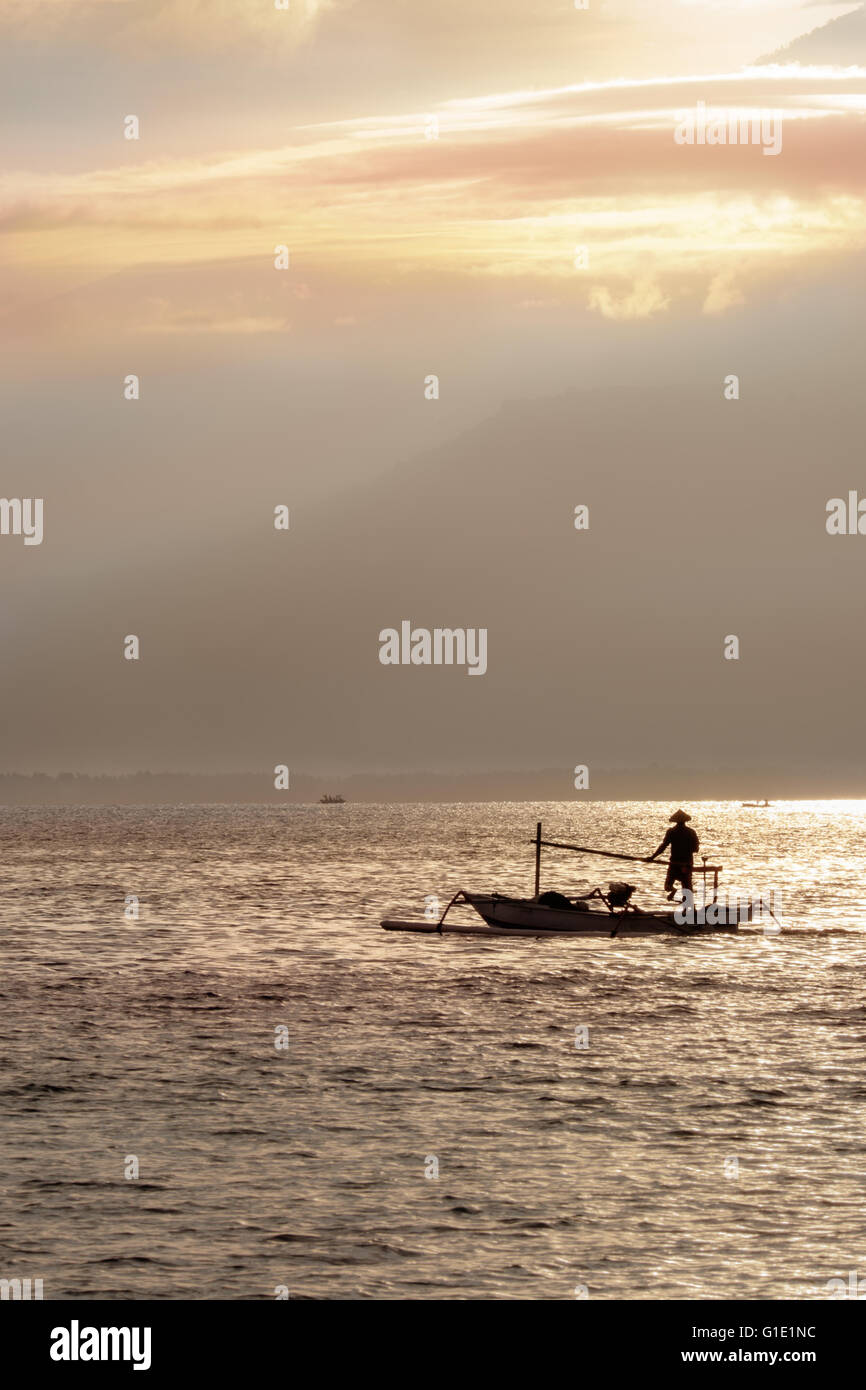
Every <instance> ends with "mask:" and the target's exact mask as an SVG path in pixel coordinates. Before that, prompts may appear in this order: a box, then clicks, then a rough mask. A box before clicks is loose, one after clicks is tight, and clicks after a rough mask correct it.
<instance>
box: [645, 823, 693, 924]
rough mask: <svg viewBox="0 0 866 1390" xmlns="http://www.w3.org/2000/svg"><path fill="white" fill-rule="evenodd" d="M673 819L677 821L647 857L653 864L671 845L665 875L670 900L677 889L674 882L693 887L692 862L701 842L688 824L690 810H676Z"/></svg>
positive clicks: (666, 889) (687, 887) (688, 887)
mask: <svg viewBox="0 0 866 1390" xmlns="http://www.w3.org/2000/svg"><path fill="white" fill-rule="evenodd" d="M671 820H672V821H674V822H675V823H674V824H673V825H672V826H670V828H669V829H668V830H666V831H665V837H664V839H663V840H662V842H661V844H660V845H659V847H658V849H657V850H656V852H655V854H651V855H650V856H649V858H648V859H647V861H646V862H647V863H648V864H651V863H652V862H653V860H654V859H658V857H659V855H660V854H661V853H662V852H663V850H666V849H667V848H668V847H670V851H671V858H670V863H669V864H668V871H667V875H666V877H665V891H666V892H667V895H668V901H669V902H670V900H671V899H672V898H673V896H674V893H675V892H676V889H675V887H674V884H676V883H681V884H682V886H683V888H684V889H688V890H689V892H691V889H692V864H693V862H694V856H695V850H696V849H697V848H698V845H699V844H700V840H699V839H698V837H697V835H696V834H695V832H694V831H693V830H692V828H691V826H688V825H686V821H687V820H691V816H690V815H689V813H688V811H674V813H673V815H672V816H671Z"/></svg>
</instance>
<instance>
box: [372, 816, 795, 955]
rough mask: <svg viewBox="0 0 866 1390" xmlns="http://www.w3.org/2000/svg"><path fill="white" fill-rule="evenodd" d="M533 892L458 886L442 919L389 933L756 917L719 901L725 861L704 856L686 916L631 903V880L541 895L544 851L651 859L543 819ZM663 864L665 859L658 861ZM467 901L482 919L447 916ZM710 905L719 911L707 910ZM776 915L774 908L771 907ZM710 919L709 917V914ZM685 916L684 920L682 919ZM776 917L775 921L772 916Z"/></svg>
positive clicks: (594, 930) (679, 928) (388, 923)
mask: <svg viewBox="0 0 866 1390" xmlns="http://www.w3.org/2000/svg"><path fill="white" fill-rule="evenodd" d="M532 843H533V844H534V845H535V892H534V895H533V897H532V898H512V897H508V896H506V895H504V894H501V893H470V892H467V891H466V890H465V889H463V888H461V889H459V890H458V891H457V892H456V893H455V894H454V896H453V897H452V898H451V900H450V902H449V903H448V904H447V906H446V908H445V911H444V912H443V913H442V916H441V917H440V918H439V920H438V921H433V920H424V921H405V920H403V919H400V918H386V919H385V921H383V922H382V926H383V928H384V929H385V931H403V932H418V933H425V934H427V935H430V934H439V935H442V934H443V933H445V932H449V933H452V932H453V933H455V934H460V935H464V936H532V937H546V936H660V935H677V936H704V935H707V934H708V933H713V934H715V933H718V932H727V933H731V932H736V931H737V930H738V929H739V925H740V923H741V922H752V921H753V905H752V903H751V902H748V903H737V904H736V905H735V906H733V907H729V906H728V904H727V902H726V903H725V904H724V906H722V905H721V904H720V903H719V874H720V873H721V871H722V868H721V865H718V864H708V863H707V861H706V858H704V859H703V862H702V864H700V865H696V866H695V869H694V872H695V873H697V874H700V875H701V877H702V880H703V894H702V897H703V902H702V904H701V905H700V907H697V906H696V911H694V912H693V913H692V918H693V919H696V920H692V921H689V920H688V914H684V913H683V912H682V911H679V912H676V911H674V910H673V909H671V910H669V911H668V910H660V911H648V910H646V909H644V908H640V907H638V906H637V905H636V904H635V903H633V902H632V901H631V896H632V894H633V893H634V891H635V890H634V887H633V886H632V885H631V884H630V883H618V882H617V883H609V884H608V888H607V892H604V891H602V889H601V888H594V889H593V890H592V892H591V893H586V894H583V895H581V896H580V897H578V898H566V897H565V896H564V895H563V894H561V893H554V892H548V893H542V892H541V891H540V888H541V851H542V849H567V850H573V851H574V852H575V853H576V854H597V855H601V856H602V857H603V858H605V859H627V860H630V861H632V862H633V863H639V864H645V863H648V862H649V861H648V860H647V859H642V858H640V856H638V855H636V854H617V853H614V851H612V850H602V849H591V848H589V847H588V846H586V845H570V844H565V843H563V842H562V841H560V840H543V839H542V838H541V821H539V822H538V823H537V825H536V830H535V839H534V840H533V841H532ZM654 862H655V863H659V864H665V863H666V861H665V860H655V861H654ZM708 875H711V876H712V898H710V899H708V898H707V889H708V882H707V876H708ZM460 904H466V905H467V906H468V907H471V908H472V909H473V910H474V911H475V912H476V913H477V914H478V916H479V917H480V918H481V919H482V921H481V922H469V923H467V922H461V921H455V920H453V919H452V920H449V918H448V914H449V913H450V912H451V910H452V908H454V907H457V906H459V905H460ZM707 909H715V910H713V911H710V912H708V911H707ZM771 915H772V911H771ZM708 917H709V921H707V918H708ZM683 918H685V920H683ZM774 920H775V919H774Z"/></svg>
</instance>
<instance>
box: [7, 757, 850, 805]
mask: <svg viewBox="0 0 866 1390" xmlns="http://www.w3.org/2000/svg"><path fill="white" fill-rule="evenodd" d="M864 787H866V775H860V774H859V773H858V772H854V771H851V770H848V772H847V775H846V774H845V773H843V772H839V771H834V772H823V773H822V772H820V771H815V772H813V773H811V774H803V773H802V772H800V773H799V774H798V775H797V776H796V777H795V776H794V775H792V774H790V773H787V774H783V773H781V772H779V771H775V772H773V773H769V772H768V773H767V774H766V775H762V774H759V773H756V772H755V771H754V770H753V769H752V770H746V769H683V768H680V769H669V770H664V769H659V768H639V769H635V770H634V771H632V772H624V771H622V770H614V771H605V770H604V769H599V770H598V771H595V770H593V771H592V773H591V786H590V788H589V789H588V790H587V791H582V792H575V791H573V790H572V789H571V781H570V777H569V770H568V769H559V768H558V769H549V768H548V769H543V770H541V771H539V772H491V773H433V772H411V773H392V774H388V773H354V774H352V775H350V776H346V777H342V778H341V777H334V776H328V777H318V776H314V775H312V774H309V773H298V774H297V775H294V774H293V775H292V776H291V778H290V785H289V789H288V790H286V791H277V790H276V789H275V787H274V779H273V776H272V775H271V773H270V772H269V771H262V772H260V773H248V772H242V773H185V772H135V773H128V774H121V775H117V776H111V775H102V776H101V775H93V774H89V773H67V772H62V773H59V774H56V775H49V774H47V773H34V774H31V775H27V774H24V773H0V806H8V807H13V806H20V807H26V806H170V805H232V806H244V805H247V806H259V805H272V806H286V805H289V806H306V805H318V804H319V802H320V798H321V797H322V796H323V795H325V794H330V795H340V796H342V797H344V798H345V804H346V806H347V807H351V806H353V805H363V804H367V805H395V804H401V803H406V804H410V803H411V804H417V803H429V804H431V805H437V804H452V805H453V804H461V803H464V804H472V803H478V802H526V803H532V802H551V801H552V802H557V803H561V804H569V803H573V804H575V805H580V804H582V803H584V802H587V801H589V802H593V801H667V800H671V799H673V800H676V801H682V800H684V799H691V800H693V801H734V802H749V801H762V800H763V799H764V798H765V797H766V798H768V799H769V800H770V801H800V800H803V801H811V800H821V801H836V800H860V799H862V798H864V797H866V791H864ZM321 809H322V811H323V812H328V813H331V814H334V815H339V814H340V812H341V810H342V809H343V807H341V806H340V805H339V804H331V805H326V806H322V807H321ZM745 809H749V808H747V807H744V810H745Z"/></svg>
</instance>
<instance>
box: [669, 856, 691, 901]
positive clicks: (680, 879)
mask: <svg viewBox="0 0 866 1390" xmlns="http://www.w3.org/2000/svg"><path fill="white" fill-rule="evenodd" d="M675 883H681V884H682V885H683V887H684V888H688V889H689V891H690V892H691V889H692V866H691V864H674V863H673V861H671V863H670V864H669V865H668V872H667V877H666V878H665V892H666V893H670V892H671V890H672V888H673V886H674V884H675Z"/></svg>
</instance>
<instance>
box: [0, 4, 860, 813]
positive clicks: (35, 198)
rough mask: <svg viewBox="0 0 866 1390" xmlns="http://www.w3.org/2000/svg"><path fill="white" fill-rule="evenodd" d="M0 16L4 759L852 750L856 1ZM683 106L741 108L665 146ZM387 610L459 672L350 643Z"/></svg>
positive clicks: (322, 762) (855, 714) (48, 8)
mask: <svg viewBox="0 0 866 1390" xmlns="http://www.w3.org/2000/svg"><path fill="white" fill-rule="evenodd" d="M0 38H2V45H0V120H2V124H3V128H4V133H5V139H4V142H3V143H4V154H5V158H4V160H3V173H2V175H0V237H2V245H3V254H2V256H0V322H2V343H0V357H2V369H3V370H2V385H0V402H2V407H3V417H4V421H5V430H4V434H5V437H6V441H5V442H6V449H5V450H4V455H5V458H4V480H3V493H4V495H5V496H6V497H7V498H12V497H21V498H23V497H42V498H43V499H44V509H45V534H44V540H43V542H42V544H41V545H40V546H28V547H25V546H24V545H23V542H22V538H21V537H18V536H14V535H7V536H0V566H2V571H3V574H4V578H5V580H6V583H5V585H4V591H5V599H4V602H3V605H2V609H0V634H2V639H3V649H4V653H5V660H4V662H3V666H2V670H0V699H2V702H3V708H4V710H5V712H6V715H7V717H6V719H5V720H4V721H3V725H4V727H3V731H2V733H0V740H2V744H3V747H2V748H0V769H2V770H7V771H24V772H29V771H48V772H51V771H57V770H60V769H61V768H62V769H72V770H76V771H81V772H126V771H133V770H136V769H138V768H149V769H151V770H153V771H157V770H168V769H183V770H190V771H223V770H226V771H231V770H244V771H246V770H249V769H256V768H259V767H261V768H269V767H272V766H273V765H274V764H277V763H286V764H288V765H290V766H291V767H293V768H295V769H296V770H297V771H299V772H308V771H319V770H321V771H323V772H326V773H328V774H329V775H333V776H337V777H338V776H339V775H341V774H345V775H348V774H350V773H352V772H357V771H361V770H368V771H376V772H387V771H395V772H396V771H403V770H406V769H412V768H427V769H431V770H433V771H438V770H448V771H451V770H453V769H466V770H469V771H472V770H475V769H477V770H478V771H494V770H497V769H503V768H512V767H514V768H532V767H535V766H537V767H545V768H549V767H556V766H558V765H560V764H561V765H562V767H563V769H564V770H565V771H566V772H567V770H568V768H569V767H570V766H571V765H573V764H576V763H585V764H588V765H595V766H598V767H602V766H611V765H617V766H634V767H646V766H649V765H659V764H663V763H665V762H670V761H671V760H675V763H676V765H677V766H681V765H682V766H685V765H690V766H691V765H694V766H700V765H704V764H706V765H712V766H721V765H731V766H734V765H736V766H742V765H744V763H745V764H747V765H750V766H754V767H755V768H756V769H758V770H761V769H764V768H765V769H766V771H767V774H768V775H769V773H770V772H771V770H772V769H773V768H780V767H784V768H786V769H788V770H790V768H791V767H792V766H793V767H795V766H797V765H803V766H804V767H805V766H807V765H808V766H809V768H810V769H814V768H815V767H818V768H825V769H826V771H827V777H828V787H827V794H832V791H833V785H832V779H833V776H834V775H835V772H836V770H838V769H841V768H845V769H846V773H847V774H850V768H851V762H852V759H854V760H855V761H858V760H859V761H860V762H864V761H866V760H864V759H863V756H862V755H861V754H860V752H859V751H857V742H858V735H859V727H860V710H861V708H862V703H863V688H862V687H863V683H864V677H866V667H864V662H863V658H862V653H861V651H860V647H859V641H858V634H859V631H860V629H861V628H862V618H863V613H862V601H861V598H860V595H861V592H862V582H861V569H862V564H863V560H862V558H861V555H860V547H861V546H862V547H864V548H866V539H863V538H862V537H859V536H857V537H831V536H828V534H827V532H826V529H825V516H826V511H825V505H826V502H827V500H828V499H829V498H831V497H836V496H843V497H846V496H847V494H848V492H849V490H851V489H856V488H857V487H858V485H861V486H862V490H863V492H864V494H866V480H863V468H862V463H861V455H862V413H861V409H860V399H861V396H862V387H861V384H860V378H861V372H860V361H859V359H860V356H861V349H860V345H859V344H860V331H859V325H860V324H861V323H862V317H863V314H862V311H863V289H864V254H863V227H864V205H863V204H864V187H863V185H864V179H866V160H864V145H866V138H864V137H866V123H864V111H866V9H864V6H862V5H859V4H858V5H836V4H811V5H801V4H791V3H788V4H780V3H776V0H708V2H707V3H699V2H698V0H660V3H657V4H655V5H652V6H650V5H647V4H646V3H645V0H643V2H638V0H620V2H619V3H593V2H592V0H590V4H589V7H588V8H587V9H585V10H583V9H578V8H577V7H576V6H575V5H574V4H573V3H572V4H568V3H565V0H556V3H552V0H540V2H539V3H534V4H532V5H530V6H527V5H525V4H523V3H520V4H518V3H516V0H499V2H498V3H494V0H460V3H457V0H443V2H442V3H439V4H436V5H433V6H425V5H420V4H418V5H416V4H408V3H401V2H400V0H367V2H366V3H365V2H363V0H358V3H353V2H352V0H320V2H319V3H313V2H312V0H310V3H305V2H304V0H291V5H290V8H289V9H288V10H283V9H278V8H277V7H276V5H275V4H273V3H268V0H208V2H207V3H204V0H202V2H201V3H198V2H197V0H165V2H164V3H160V0H156V2H155V3H154V0H151V3H143V0H26V3H25V2H24V0H20V2H19V0H0ZM700 111H703V112H705V113H707V114H708V116H709V117H710V118H711V119H712V118H714V119H717V120H718V121H719V122H721V123H722V124H724V125H725V126H726V127H727V125H728V122H729V120H730V119H731V118H733V120H734V121H736V120H737V119H738V118H739V117H741V116H747V117H748V116H749V115H750V114H751V115H754V114H755V113H757V114H758V115H759V116H761V115H763V117H764V118H765V122H766V123H767V124H766V131H767V135H766V138H764V139H763V143H748V144H740V143H738V144H736V145H733V144H728V143H727V142H726V143H725V144H724V145H722V144H718V143H716V144H709V143H691V144H687V143H682V142H681V141H680V142H678V140H677V139H675V133H676V132H677V130H678V129H679V130H680V131H681V132H682V130H683V129H684V123H687V122H688V121H689V120H695V119H697V118H698V117H697V113H698V112H700ZM130 116H134V117H136V118H137V121H138V137H139V138H137V139H132V140H131V139H126V138H125V134H124V131H125V126H128V124H129V121H128V118H129V117H130ZM771 125H772V129H773V131H774V132H775V134H774V137H773V140H774V142H775V144H776V145H777V146H778V148H776V149H775V150H771V148H770V145H771V142H770V135H769V132H770V129H771ZM280 246H285V247H287V248H288V262H289V264H288V268H287V269H277V268H276V267H275V254H276V248H277V247H280ZM130 373H133V374H136V375H137V376H138V377H139V380H140V399H138V400H127V399H125V398H124V383H125V380H126V378H127V376H128V375H129V374H130ZM731 373H735V374H737V375H738V376H739V378H740V399H739V400H736V401H731V400H726V399H725V398H724V395H723V384H724V381H725V379H726V377H727V376H728V375H729V374H731ZM430 374H435V375H436V376H438V378H439V397H438V399H435V400H430V399H427V398H426V397H425V390H424V383H425V380H426V379H427V378H428V376H429V375H430ZM581 503H582V504H586V505H588V506H589V508H590V526H589V529H588V530H587V531H585V532H576V531H575V529H574V526H573V520H572V518H573V514H574V506H575V505H577V504H581ZM277 504H285V505H287V506H289V507H290V509H291V526H290V529H289V531H288V532H285V533H282V532H275V530H274V527H273V509H274V506H275V505H277ZM403 619H409V620H411V621H412V622H413V623H417V624H420V625H422V626H426V627H428V628H430V629H431V630H432V629H433V628H435V627H436V626H450V627H459V626H462V627H470V626H471V627H485V628H486V629H487V630H488V634H489V636H488V644H489V660H488V670H487V672H486V674H485V675H484V676H483V677H479V678H477V679H469V678H467V674H466V672H465V671H461V670H458V669H434V668H430V667H411V668H408V669H406V668H402V667H386V666H383V665H382V664H381V663H380V662H379V660H378V649H379V640H378V634H379V632H380V630H383V629H386V628H388V627H394V626H396V627H398V626H399V624H400V621H401V620H403ZM130 633H134V634H137V635H139V637H140V641H141V658H140V660H139V661H137V662H131V661H127V660H125V659H124V656H123V639H124V637H125V636H126V635H127V634H130ZM729 634H739V635H740V636H741V645H742V652H741V656H740V659H739V660H738V661H736V662H730V661H725V660H724V659H723V657H722V649H723V641H724V638H725V637H726V636H727V635H729ZM863 772H864V778H866V766H864V768H863ZM642 792H643V793H644V794H645V793H646V787H645V786H644V787H643V788H642Z"/></svg>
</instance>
